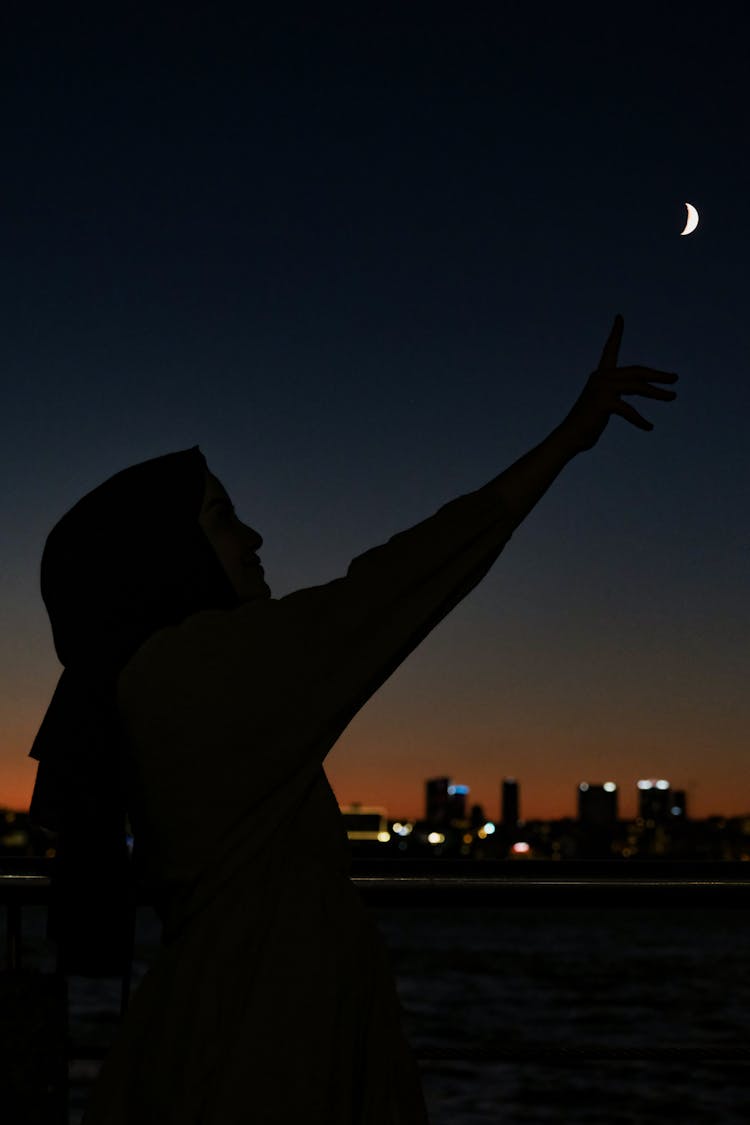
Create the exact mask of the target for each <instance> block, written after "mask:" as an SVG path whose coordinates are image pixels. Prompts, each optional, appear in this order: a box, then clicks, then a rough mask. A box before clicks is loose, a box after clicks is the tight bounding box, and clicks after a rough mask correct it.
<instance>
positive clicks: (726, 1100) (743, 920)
mask: <svg viewBox="0 0 750 1125" xmlns="http://www.w3.org/2000/svg"><path fill="white" fill-rule="evenodd" d="M32 914H33V912H32V911H29V923H30V925H29V933H30V941H29V943H28V948H27V955H26V957H25V964H26V965H27V966H30V967H31V966H34V965H38V966H39V967H43V968H51V967H52V960H51V949H50V948H49V947H48V946H47V944H46V943H45V942H44V940H43V928H44V921H43V913H42V911H39V913H38V914H34V916H33V917H32ZM376 917H377V919H378V922H379V924H380V927H381V930H382V932H383V934H384V936H385V939H386V942H387V944H388V947H389V949H390V951H391V963H392V965H393V969H394V972H395V974H396V979H397V983H398V989H399V994H400V997H401V1001H402V1005H403V1008H404V1021H405V1028H406V1032H407V1035H408V1037H409V1039H410V1041H411V1042H412V1044H413V1045H414V1047H415V1050H416V1053H417V1055H419V1053H420V1050H421V1049H423V1048H427V1049H429V1048H436V1047H437V1048H440V1047H448V1046H453V1047H457V1048H461V1049H462V1050H466V1051H467V1053H468V1052H470V1051H471V1049H472V1048H481V1049H483V1050H484V1051H485V1052H486V1053H487V1054H491V1053H492V1051H493V1050H497V1049H499V1050H502V1049H504V1048H507V1047H509V1046H511V1047H512V1046H522V1047H525V1048H526V1049H527V1051H528V1056H527V1057H525V1058H524V1059H522V1060H511V1061H509V1060H507V1059H505V1060H502V1059H501V1060H499V1061H492V1060H491V1059H489V1058H484V1059H482V1060H481V1061H476V1060H475V1061H470V1060H467V1061H450V1062H448V1061H444V1060H443V1061H434V1060H433V1061H428V1060H422V1061H421V1062H420V1070H421V1073H422V1077H423V1083H424V1088H425V1094H426V1098H427V1102H428V1106H429V1109H430V1114H431V1121H432V1125H480V1123H481V1125H489V1123H503V1125H521V1123H524V1125H542V1123H544V1122H565V1123H566V1125H578V1123H579V1122H580V1123H581V1125H584V1123H592V1125H593V1123H596V1125H657V1123H661V1122H668V1121H675V1122H678V1121H679V1122H681V1123H682V1125H702V1123H704V1122H705V1123H707V1125H708V1123H709V1122H710V1123H711V1125H717V1123H720V1125H748V1122H750V1066H749V1064H748V1062H747V1061H744V1062H743V1061H721V1060H717V1059H713V1060H710V1059H709V1060H706V1059H704V1060H703V1061H701V1060H700V1058H696V1057H694V1056H693V1057H691V1058H689V1059H682V1060H681V1059H679V1058H678V1059H676V1060H674V1059H671V1058H664V1057H662V1058H661V1059H660V1060H659V1059H657V1060H655V1059H650V1060H649V1059H648V1058H646V1059H626V1060H618V1061H604V1060H600V1059H595V1058H594V1059H591V1058H589V1059H585V1058H582V1057H579V1056H578V1055H577V1054H576V1050H577V1048H579V1047H581V1048H586V1047H587V1046H588V1047H592V1046H593V1047H594V1048H597V1047H598V1048H601V1047H618V1048H625V1049H629V1050H631V1051H640V1052H641V1053H643V1054H647V1053H648V1051H649V1049H653V1048H654V1047H656V1048H658V1049H661V1050H662V1052H663V1050H664V1048H670V1047H686V1048H692V1049H693V1051H695V1050H696V1049H698V1048H713V1049H717V1048H721V1047H726V1046H730V1047H732V1046H735V1047H736V1046H744V1047H747V1046H748V1045H750V942H748V938H747V926H748V914H747V912H746V911H741V910H737V911H731V910H711V911H704V912H700V911H693V910H668V911H667V910H663V911H656V910H622V909H621V910H607V911H595V910H575V911H573V910H571V911H566V912H562V911H560V910H548V911H541V910H526V909H524V910H518V909H512V910H500V909H485V910H469V909H464V910H454V911H449V910H445V909H412V910H405V909H398V910H397V909H393V910H380V911H378V913H377V915H376ZM158 937H159V931H158V924H157V923H156V919H155V918H154V916H153V915H152V913H151V912H150V911H148V910H145V909H144V910H143V911H140V912H139V918H138V927H137V938H136V962H135V965H134V977H133V987H136V986H137V984H138V982H139V980H140V979H142V977H143V975H144V973H145V972H146V970H147V967H148V964H149V963H150V960H151V959H152V958H153V956H154V954H155V950H156V947H157V945H158ZM69 985H70V1006H71V1033H72V1036H73V1039H74V1041H75V1042H78V1043H83V1042H98V1043H104V1044H106V1043H107V1042H109V1040H110V1039H111V1036H112V1033H113V1031H114V1028H115V1026H116V1021H117V1016H118V1008H119V983H118V982H117V981H103V982H102V981H94V980H88V979H85V978H78V977H71V978H70V980H69ZM545 1047H557V1048H566V1049H567V1053H563V1054H561V1055H560V1054H558V1055H557V1056H556V1057H554V1058H552V1059H542V1058H541V1057H540V1052H541V1051H543V1050H544V1048H545ZM97 1069H98V1064H97V1063H90V1062H85V1061H81V1062H75V1063H73V1064H72V1065H71V1116H70V1121H71V1125H78V1122H80V1119H81V1114H82V1112H83V1106H84V1105H85V1101H86V1097H87V1093H88V1089H89V1086H90V1083H91V1081H92V1079H93V1077H94V1076H95V1074H96V1072H97Z"/></svg>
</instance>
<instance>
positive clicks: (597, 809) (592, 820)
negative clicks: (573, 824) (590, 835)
mask: <svg viewBox="0 0 750 1125" xmlns="http://www.w3.org/2000/svg"><path fill="white" fill-rule="evenodd" d="M578 820H579V823H581V824H586V825H589V826H590V827H592V828H605V827H608V826H612V825H614V824H615V823H616V821H617V786H616V785H615V783H614V781H605V782H604V784H603V785H591V784H590V783H589V782H588V781H582V782H581V783H580V785H579V786H578Z"/></svg>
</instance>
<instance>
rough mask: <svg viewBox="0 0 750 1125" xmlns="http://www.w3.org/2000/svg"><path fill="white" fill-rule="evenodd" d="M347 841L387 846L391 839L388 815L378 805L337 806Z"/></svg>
mask: <svg viewBox="0 0 750 1125" xmlns="http://www.w3.org/2000/svg"><path fill="white" fill-rule="evenodd" d="M339 812H340V813H341V817H342V819H343V821H344V827H345V828H346V834H347V836H348V838H349V840H355V841H369V842H370V843H378V844H387V843H388V841H389V840H390V838H391V834H390V832H389V830H388V813H387V810H386V809H384V808H382V807H381V806H380V805H360V804H353V805H339Z"/></svg>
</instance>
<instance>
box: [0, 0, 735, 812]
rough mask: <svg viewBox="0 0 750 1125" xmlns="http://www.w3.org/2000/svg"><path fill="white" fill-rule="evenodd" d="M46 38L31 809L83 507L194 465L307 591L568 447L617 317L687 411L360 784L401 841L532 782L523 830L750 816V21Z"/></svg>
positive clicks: (31, 193) (20, 170) (24, 564)
mask: <svg viewBox="0 0 750 1125" xmlns="http://www.w3.org/2000/svg"><path fill="white" fill-rule="evenodd" d="M31 7H32V6H31V5H28V6H26V5H24V6H21V7H19V8H18V10H17V11H16V12H15V14H13V13H14V11H15V9H14V6H13V5H7V6H4V8H5V14H4V15H3V17H2V19H3V21H4V22H3V26H2V27H0V41H1V42H2V47H1V48H0V51H1V52H2V58H0V63H1V64H2V65H1V67H0V73H2V181H1V183H0V198H1V199H2V210H1V211H0V242H1V245H2V265H3V269H2V275H1V276H2V282H1V283H2V303H1V306H0V308H1V310H2V312H1V315H2V336H1V341H2V343H1V346H2V398H1V400H0V401H1V402H2V410H1V411H0V427H1V429H0V438H1V440H2V450H3V474H2V477H3V486H2V488H0V520H1V521H2V543H3V550H2V558H1V560H0V561H1V563H2V569H1V576H2V597H1V599H0V614H1V617H0V771H1V772H0V778H1V779H2V781H1V785H0V805H3V804H4V805H9V806H11V807H15V808H18V809H25V808H27V807H28V801H29V798H30V795H31V790H32V786H33V781H34V777H35V771H36V763H35V762H33V761H32V760H31V759H29V758H28V756H27V755H28V750H29V748H30V745H31V742H32V740H33V738H34V735H35V734H36V731H37V729H38V726H39V723H40V722H41V719H42V716H43V714H44V711H45V709H46V706H47V704H48V701H49V698H50V696H51V693H52V690H53V688H54V686H55V683H56V682H57V678H58V676H59V674H60V671H61V669H60V666H59V664H58V662H57V659H56V656H55V653H54V649H53V646H52V640H51V632H50V628H49V622H48V618H47V615H46V611H45V609H44V605H43V603H42V601H41V596H40V594H39V563H40V559H41V553H42V549H43V546H44V541H45V538H46V536H47V533H48V532H49V530H50V529H51V527H52V526H53V524H54V523H55V522H56V521H57V520H58V519H59V517H60V516H61V515H62V514H63V512H64V511H66V510H67V509H68V508H69V507H71V506H72V504H73V503H75V501H76V500H77V499H79V498H80V497H81V496H82V495H83V494H84V493H85V492H87V491H89V490H90V489H91V488H93V487H95V486H96V485H97V484H99V483H100V482H101V481H103V480H104V479H105V478H107V477H108V476H110V475H111V474H113V473H115V472H117V471H118V470H119V469H122V468H124V467H126V466H127V465H130V464H134V463H136V462H138V461H142V460H145V459H147V458H150V457H156V456H159V455H160V454H163V453H167V452H170V451H172V450H176V449H184V448H187V447H189V446H191V445H195V444H198V445H200V447H201V449H202V451H203V452H204V454H205V455H206V458H207V460H208V463H209V466H210V467H211V469H212V470H213V472H215V473H216V474H217V476H219V478H220V479H221V480H222V482H223V483H224V485H225V486H226V488H227V490H228V491H229V493H230V496H231V497H232V499H233V501H234V503H235V505H236V508H237V511H238V513H239V514H240V516H241V517H242V518H243V519H244V520H245V522H247V523H249V524H250V525H251V526H253V527H255V528H257V529H258V530H259V531H260V533H261V534H262V535H263V537H264V540H265V542H264V546H263V547H262V548H261V551H260V554H261V558H262V561H263V564H264V566H265V570H266V578H267V580H268V582H269V584H270V586H271V589H272V591H273V594H274V596H283V595H284V594H286V593H288V592H290V591H292V590H294V589H297V588H299V587H301V586H308V585H313V584H317V583H320V582H324V581H328V580H329V579H331V578H335V577H337V576H339V575H341V574H343V573H344V572H345V570H346V567H347V566H348V564H349V562H350V560H351V559H352V558H353V557H354V556H355V555H357V554H359V553H361V552H362V551H364V550H366V549H367V548H368V547H371V546H374V545H375V544H377V543H381V542H383V541H384V540H386V539H387V538H389V537H390V536H391V535H392V534H394V533H395V532H397V531H399V530H401V529H403V528H405V527H407V526H410V525H411V524H414V523H416V522H417V521H418V520H420V519H422V518H424V517H426V516H428V515H430V514H431V513H432V512H434V511H435V510H436V509H437V508H438V507H439V506H440V505H441V504H443V503H444V502H446V501H447V500H450V499H452V498H453V497H454V496H457V495H460V494H462V493H465V492H468V491H471V490H473V489H475V488H477V487H479V486H480V485H482V484H483V483H485V481H487V480H489V479H490V478H491V477H493V476H495V475H496V474H497V473H498V472H500V471H501V470H502V469H503V468H505V467H506V466H507V465H509V464H510V463H511V462H512V461H514V460H515V459H516V458H517V457H519V456H520V455H521V454H523V453H524V452H525V451H526V450H527V449H529V448H530V447H531V446H532V445H535V444H536V443H537V442H538V441H540V440H541V439H542V438H543V437H544V436H545V435H546V434H547V433H548V432H549V430H550V429H552V428H553V427H554V426H555V425H557V423H558V422H559V421H561V420H562V418H563V416H564V415H565V414H566V413H567V411H568V409H569V408H570V406H571V405H572V403H573V401H574V400H575V398H576V397H577V395H578V394H579V393H580V390H581V388H582V386H583V384H584V382H585V380H586V378H587V377H588V375H589V374H590V372H591V371H592V370H593V368H594V367H595V366H596V363H597V361H598V357H599V353H600V351H601V347H602V344H603V342H604V339H605V338H606V335H607V333H608V331H609V329H610V326H611V323H612V319H613V317H614V315H615V313H617V312H621V313H622V314H623V316H624V318H625V335H624V341H623V347H622V351H621V357H620V358H621V362H622V363H645V364H649V365H652V366H654V367H658V368H661V369H663V370H667V371H677V372H679V374H680V382H679V384H678V387H677V389H678V398H677V401H676V402H675V403H674V404H673V405H665V404H663V403H658V402H652V401H650V400H645V399H641V400H637V401H635V402H634V405H636V406H637V407H638V409H639V410H641V412H642V413H643V414H644V415H645V416H646V417H647V418H649V419H650V420H651V421H653V422H654V423H655V429H654V431H653V432H652V433H643V432H641V431H639V430H637V429H635V428H634V427H632V426H630V425H628V424H627V423H626V422H625V421H623V420H622V419H621V418H613V419H612V420H611V422H610V424H609V426H608V429H607V431H606V432H605V434H604V435H603V437H602V439H601V440H600V442H599V445H598V446H597V447H596V448H595V449H594V450H593V451H591V452H589V453H587V454H584V455H582V456H580V457H579V458H577V459H576V460H575V461H574V462H573V463H572V464H571V465H570V466H569V467H568V468H567V469H566V470H565V471H564V473H563V474H562V476H561V477H560V478H559V479H558V481H557V482H556V483H555V484H554V485H553V487H552V489H551V490H550V492H549V493H548V494H547V495H546V496H545V497H544V498H543V500H542V501H541V502H540V503H539V505H538V506H537V508H536V509H535V510H534V511H533V512H532V513H531V515H530V516H529V517H528V518H527V520H526V521H525V522H524V523H523V524H522V525H521V527H520V528H519V529H518V530H517V531H516V532H515V534H514V536H513V539H512V540H511V542H510V543H509V544H508V546H507V547H506V548H505V550H504V552H503V554H502V555H501V556H500V559H499V560H498V562H497V563H496V564H495V566H494V568H493V569H492V571H491V572H490V574H489V575H488V576H487V578H485V580H484V581H483V583H482V584H481V585H480V586H479V587H478V588H477V589H476V590H475V591H474V592H473V593H472V594H471V595H470V596H469V597H468V598H467V600H466V601H464V602H463V603H462V604H461V605H460V606H459V607H458V608H457V609H456V610H455V611H454V612H453V613H452V614H451V615H450V616H449V617H448V618H447V619H446V620H445V621H444V622H443V623H442V624H441V625H440V626H439V627H438V628H437V629H436V630H435V631H434V632H433V633H432V634H431V635H430V637H429V638H428V639H427V640H426V641H425V642H424V643H423V644H422V646H421V647H420V648H419V649H418V650H417V651H416V652H415V653H414V654H413V655H412V656H411V657H410V658H409V659H408V661H407V662H406V663H405V664H404V665H402V667H401V668H400V669H399V670H398V671H397V672H396V673H395V674H394V676H393V677H392V678H391V679H390V680H389V681H388V683H387V684H386V685H385V686H384V687H383V688H382V689H381V690H380V691H379V692H378V694H377V695H376V696H375V697H374V698H373V699H372V700H371V701H370V702H369V703H368V704H367V705H366V707H365V708H364V709H363V710H362V711H361V712H360V714H359V715H358V716H357V718H356V719H355V720H354V721H353V722H352V724H351V726H350V727H349V728H348V730H347V732H346V733H345V735H344V736H343V737H342V738H341V740H340V741H339V743H338V744H337V746H336V747H335V748H334V750H333V751H332V752H331V754H330V755H329V756H328V758H327V760H326V771H327V773H328V776H329V778H330V780H331V783H332V785H333V788H334V790H335V792H336V795H337V797H338V799H339V801H340V803H342V804H345V803H348V802H350V801H353V800H359V801H362V802H363V803H365V804H380V805H384V806H386V808H387V809H388V810H389V813H390V814H391V815H393V816H395V815H404V816H408V815H411V816H415V815H419V814H421V813H422V811H423V808H424V780H425V778H427V777H429V776H436V775H448V776H450V777H452V778H453V780H454V781H456V782H459V783H463V784H466V785H469V786H470V789H471V792H470V796H469V802H470V803H474V802H479V803H481V804H483V805H484V807H485V811H486V813H487V815H488V816H490V817H492V818H497V817H498V815H499V807H498V802H499V784H500V779H501V778H502V777H503V776H514V777H517V778H518V779H519V780H520V783H521V814H522V816H525V817H541V816H555V817H556V816H564V815H575V808H576V805H575V801H576V788H577V784H578V782H579V781H581V780H587V781H589V782H602V781H607V780H613V781H616V782H617V783H618V784H619V785H620V786H621V790H622V791H621V800H620V811H621V814H624V815H630V814H632V813H634V812H635V807H636V801H635V782H636V779H637V778H640V777H664V778H667V779H669V780H670V781H671V783H672V785H673V786H674V787H675V788H683V789H686V790H687V793H688V815H690V816H706V815H709V814H712V813H726V814H733V815H738V814H745V813H750V768H749V767H748V754H747V747H748V741H749V737H748V736H749V734H750V693H749V692H748V691H747V690H746V681H747V655H748V653H747V636H748V627H749V626H750V612H749V611H750V581H749V579H748V570H747V559H748V546H749V544H748V524H747V518H746V512H747V500H746V497H747V491H748V483H749V480H750V451H749V446H750V442H748V433H747V431H748V419H749V418H750V393H749V392H748V377H747V376H748V372H747V354H748V348H747V329H746V325H747V313H746V310H747V297H748V293H747V288H748V287H747V280H746V279H747V264H746V259H747V247H748V213H749V204H748V199H749V197H750V196H749V191H748V189H749V187H750V184H749V180H750V176H749V169H748V111H747V106H749V105H750V90H749V89H748V86H750V82H749V81H748V67H747V59H746V49H747V47H746V35H745V32H744V26H743V25H744V20H745V18H746V12H745V9H744V6H742V5H740V4H738V3H734V4H724V3H712V4H711V5H708V6H700V8H699V7H698V6H697V5H695V6H692V7H691V5H689V4H688V5H684V4H683V5H681V6H680V8H679V9H677V8H674V10H672V7H671V6H667V5H656V4H648V5H646V4H643V5H638V4H628V5H622V6H620V5H606V6H605V5H601V4H598V5H576V4H572V5H558V4H551V3H550V4H542V5H539V4H533V3H518V4H515V3H503V4H496V5H477V6H476V14H474V15H472V14H466V9H468V11H469V13H471V11H472V6H462V5H452V6H451V9H443V8H442V6H440V5H426V6H424V7H420V6H419V5H411V4H408V5H407V4H404V5H400V6H399V9H400V10H401V12H402V14H401V15H399V16H393V17H389V16H385V15H382V13H381V14H376V13H377V9H376V8H374V7H373V8H372V10H371V11H370V12H369V14H366V15H365V14H359V15H358V14H357V13H356V12H355V13H354V14H351V15H350V16H349V17H347V18H341V17H339V18H336V19H334V18H332V17H326V16H320V15H313V14H310V15H308V16H306V17H297V18H293V17H289V19H288V20H286V21H283V20H282V19H281V18H280V17H278V18H276V19H275V20H272V19H270V18H268V19H266V20H264V18H262V17H255V16H252V15H245V16H241V15H238V14H237V13H236V12H233V11H230V9H229V7H227V9H226V11H224V12H222V6H221V5H220V4H219V5H216V4H213V5H205V6H203V5H190V4H188V5H182V6H181V8H182V10H181V11H176V10H175V11H171V12H169V13H168V14H167V13H166V11H165V13H164V14H159V13H160V11H161V9H160V7H159V5H153V6H150V7H149V8H148V12H149V15H148V16H144V17H143V22H140V23H139V22H138V21H137V19H136V18H135V17H132V16H127V17H126V16H123V17H122V18H121V19H118V18H117V17H116V16H113V15H112V14H111V11H112V10H114V7H115V6H112V9H110V7H109V6H107V5H105V6H104V8H105V9H106V14H105V15H102V14H100V15H99V16H98V17H97V18H98V20H99V22H98V23H97V22H94V17H92V18H91V20H90V21H89V22H86V21H85V20H83V22H80V20H79V21H78V22H66V19H67V20H68V21H69V20H70V16H66V15H65V14H62V15H57V16H54V17H49V18H47V17H40V18H38V19H37V21H36V23H35V22H34V19H33V18H32V16H30V15H24V14H23V13H24V12H26V11H27V9H31ZM65 7H67V6H65ZM246 7H247V8H248V10H249V11H251V10H252V9H254V8H255V5H247V6H246ZM313 7H314V6H313V5H310V6H309V9H310V12H311V13H312V10H313ZM337 7H338V6H337ZM449 11H452V12H453V15H452V16H450V15H448V14H446V12H449ZM605 13H606V14H605ZM686 201H690V202H691V203H693V204H694V205H695V206H696V207H697V208H698V211H699V212H700V224H699V226H698V229H697V230H696V231H695V233H694V234H692V235H690V236H687V237H680V231H681V230H682V228H683V225H684V222H685V202H686ZM102 566H106V559H103V560H102ZM207 761H210V756H208V755H207Z"/></svg>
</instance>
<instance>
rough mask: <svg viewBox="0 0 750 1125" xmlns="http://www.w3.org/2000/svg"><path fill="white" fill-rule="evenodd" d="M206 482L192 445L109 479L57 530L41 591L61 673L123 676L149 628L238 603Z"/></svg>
mask: <svg viewBox="0 0 750 1125" xmlns="http://www.w3.org/2000/svg"><path fill="white" fill-rule="evenodd" d="M210 477H211V474H209V472H208V467H207V465H206V461H205V458H204V456H203V454H202V453H201V452H200V449H199V448H198V446H194V447H193V448H192V449H187V450H183V451H180V452H177V453H169V454H167V455H166V456H164V457H157V458H154V459H153V460H150V461H144V462H141V463H140V464H138V465H133V466H131V467H130V468H128V469H124V470H123V471H122V472H119V473H116V474H115V475H114V476H113V477H110V478H109V479H108V480H106V481H105V482H104V483H103V484H101V485H99V486H98V487H97V488H95V489H94V490H93V491H91V492H89V493H87V494H86V495H85V496H84V497H83V498H82V499H81V500H79V501H78V503H77V504H75V505H74V506H73V508H71V509H70V511H69V512H67V513H66V514H65V515H64V516H63V517H62V519H61V520H60V521H59V522H58V523H57V524H56V525H55V527H54V528H53V529H52V531H51V532H50V534H49V536H48V538H47V543H46V545H45V548H44V554H43V556H42V568H41V587H42V597H43V599H44V602H45V605H46V607H47V611H48V613H49V617H50V622H51V624H52V632H53V636H54V642H55V648H56V650H57V654H58V657H59V659H60V662H61V663H62V664H63V665H65V666H66V667H70V666H71V665H72V666H74V667H76V666H78V667H81V666H83V667H86V666H92V665H93V666H96V667H101V666H104V667H112V666H113V665H114V666H120V667H121V666H122V664H123V663H124V662H125V661H127V659H128V658H129V656H130V655H132V653H133V652H134V651H135V649H136V648H137V647H138V646H139V645H140V644H142V643H143V641H144V640H145V639H146V638H147V637H148V636H149V635H150V634H151V633H152V632H154V631H155V630H156V629H158V628H161V627H163V626H165V625H170V624H177V623H179V622H180V621H182V620H184V618H185V617H188V616H190V614H192V613H196V612H198V611H199V610H202V609H228V608H231V607H232V606H235V605H237V604H238V603H239V601H240V600H241V596H240V594H239V593H238V591H237V590H236V589H235V585H234V577H233V575H232V574H231V573H230V571H229V570H228V569H227V565H226V561H225V559H224V558H222V555H226V556H227V558H228V556H229V550H228V547H227V542H228V537H227V535H226V534H224V533H223V532H221V531H220V530H219V529H218V527H217V525H216V523H215V522H214V519H213V515H212V514H209V513H206V514H205V515H204V513H203V507H204V500H205V497H206V492H207V481H208V480H209V478H210ZM213 480H214V481H215V478H213ZM216 485H218V482H216ZM211 487H215V486H213V485H212V486H211ZM218 487H219V488H220V487H221V486H220V485H218ZM209 524H210V530H209V528H208V527H207V526H204V525H209ZM240 527H242V525H240ZM248 533H249V529H244V532H243V534H248ZM238 534H239V532H238V531H233V532H232V535H231V536H230V537H229V540H231V541H234V539H235V538H236V537H237V535H238ZM249 534H252V535H253V536H254V539H253V543H256V544H259V542H260V537H259V536H256V535H255V533H249ZM217 543H218V549H217ZM253 549H254V548H253ZM248 553H250V549H249V548H248ZM243 557H244V556H243ZM266 589H267V588H266Z"/></svg>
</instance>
